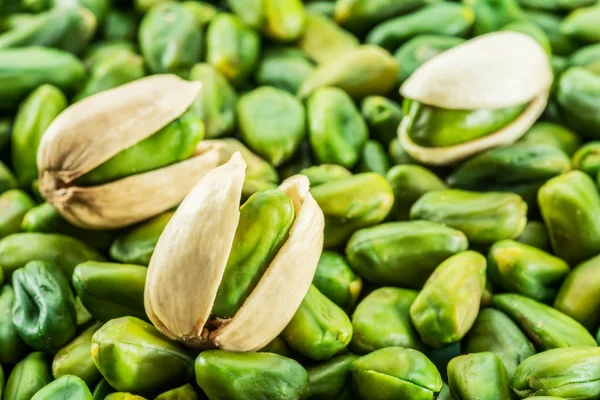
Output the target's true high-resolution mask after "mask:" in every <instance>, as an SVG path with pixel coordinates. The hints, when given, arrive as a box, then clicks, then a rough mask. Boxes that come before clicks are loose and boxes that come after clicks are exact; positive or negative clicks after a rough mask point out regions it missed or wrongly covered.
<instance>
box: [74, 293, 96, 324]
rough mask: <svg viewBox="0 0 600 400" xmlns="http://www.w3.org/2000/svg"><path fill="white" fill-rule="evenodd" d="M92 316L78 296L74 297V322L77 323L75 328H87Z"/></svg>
mask: <svg viewBox="0 0 600 400" xmlns="http://www.w3.org/2000/svg"><path fill="white" fill-rule="evenodd" d="M92 318H94V317H92V314H90V312H89V311H88V309H87V308H85V306H84V305H83V303H82V302H81V299H80V298H79V297H78V296H75V320H76V321H77V327H78V328H79V327H82V326H88V322H90V321H91V320H92Z"/></svg>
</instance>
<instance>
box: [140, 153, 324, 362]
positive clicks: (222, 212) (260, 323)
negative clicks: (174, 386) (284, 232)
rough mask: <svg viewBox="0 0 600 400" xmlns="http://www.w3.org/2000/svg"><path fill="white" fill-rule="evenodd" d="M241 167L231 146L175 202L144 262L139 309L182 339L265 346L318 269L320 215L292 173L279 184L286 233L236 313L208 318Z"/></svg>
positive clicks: (302, 180) (234, 216)
mask: <svg viewBox="0 0 600 400" xmlns="http://www.w3.org/2000/svg"><path fill="white" fill-rule="evenodd" d="M245 170H246V163H245V162H244V160H243V159H242V156H241V155H240V154H239V153H238V152H236V153H235V154H234V155H233V156H232V157H231V160H230V161H229V162H227V163H226V164H224V165H222V166H220V167H217V168H215V169H214V170H212V171H211V172H209V173H208V174H207V175H206V176H205V177H204V178H203V179H202V180H201V181H200V182H199V183H198V184H197V185H196V186H195V187H194V188H193V189H192V191H191V192H190V193H189V194H188V195H187V197H186V198H185V199H184V201H183V202H182V204H181V205H180V206H179V208H178V209H177V211H176V212H175V215H174V216H173V218H172V219H171V221H169V223H168V224H167V227H166V228H165V231H164V232H163V234H162V235H161V237H160V239H159V241H158V244H157V246H156V249H155V251H154V254H153V256H152V259H151V260H150V266H149V267H148V274H147V279H146V289H145V296H144V300H145V308H146V312H147V314H148V316H149V317H150V320H151V321H152V322H153V323H154V324H155V326H156V327H157V328H158V329H159V330H160V331H161V332H163V333H164V334H165V335H167V336H168V337H170V338H172V339H177V340H179V341H182V342H184V343H185V344H186V345H190V346H193V347H204V348H205V347H218V348H222V349H225V350H232V351H253V350H258V349H260V348H262V347H264V346H265V345H266V344H267V343H269V342H270V341H271V340H273V339H274V338H275V337H276V336H277V335H278V334H279V333H281V331H282V330H283V329H284V328H285V326H286V325H287V324H288V322H289V321H290V320H291V319H292V317H293V316H294V313H295V312H296V310H297V309H298V307H299V306H300V303H301V302H302V300H303V298H304V296H305V294H306V293H307V292H308V289H309V287H310V283H311V280H312V278H313V275H314V273H315V270H316V268H317V263H318V261H319V256H320V254H321V249H322V246H323V229H324V217H323V213H322V211H321V210H320V209H319V207H318V205H317V203H316V202H315V200H314V199H313V197H312V195H311V194H310V192H309V184H308V179H307V178H306V177H304V176H294V177H291V178H289V179H288V180H286V181H284V182H283V183H282V185H281V186H280V187H279V190H281V191H283V192H284V193H285V194H287V195H288V196H289V197H290V198H291V199H292V202H293V206H294V211H295V216H296V217H295V220H294V223H293V225H292V227H291V229H290V233H289V238H288V239H287V241H286V242H285V243H284V244H283V246H282V247H281V249H280V250H279V252H278V253H277V255H276V256H275V258H274V259H273V261H272V262H271V264H270V265H269V266H268V268H267V270H266V271H265V273H264V274H263V275H262V277H261V279H260V281H259V282H258V284H257V286H256V287H255V288H254V290H253V291H252V293H251V294H250V295H249V296H248V298H247V299H246V301H245V302H244V303H243V305H242V307H241V308H240V309H239V310H238V311H237V312H236V314H235V315H234V316H233V317H232V318H229V319H221V320H218V321H215V320H213V319H211V318H210V317H211V311H212V307H213V303H214V300H215V296H216V294H217V291H218V289H219V286H220V283H221V279H222V277H223V272H224V270H225V266H226V263H227V259H228V256H229V252H230V251H231V246H232V243H233V238H234V234H235V232H236V228H237V224H238V220H239V216H240V206H239V204H240V198H241V195H242V186H243V182H244V175H245Z"/></svg>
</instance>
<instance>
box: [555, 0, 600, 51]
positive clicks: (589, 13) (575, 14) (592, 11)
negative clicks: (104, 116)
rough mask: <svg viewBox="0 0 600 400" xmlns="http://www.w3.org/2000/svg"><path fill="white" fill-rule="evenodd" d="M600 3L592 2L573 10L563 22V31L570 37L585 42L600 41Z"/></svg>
mask: <svg viewBox="0 0 600 400" xmlns="http://www.w3.org/2000/svg"><path fill="white" fill-rule="evenodd" d="M598 23H600V5H598V4H591V5H590V6H588V7H581V8H579V9H576V10H573V11H571V12H570V13H569V14H568V15H567V16H566V18H565V19H564V20H563V22H562V23H561V26H560V29H561V31H562V32H563V33H564V34H566V35H567V36H569V37H572V38H574V39H577V40H580V41H582V42H585V43H598V42H600V32H598Z"/></svg>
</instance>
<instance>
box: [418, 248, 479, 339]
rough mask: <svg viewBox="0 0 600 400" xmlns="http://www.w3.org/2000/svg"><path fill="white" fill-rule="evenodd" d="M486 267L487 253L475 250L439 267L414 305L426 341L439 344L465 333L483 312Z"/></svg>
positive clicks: (453, 257)
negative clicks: (481, 304)
mask: <svg viewBox="0 0 600 400" xmlns="http://www.w3.org/2000/svg"><path fill="white" fill-rule="evenodd" d="M485 269H486V261H485V257H483V256H482V255H481V254H479V253H476V252H474V251H465V252H462V253H458V254H456V255H454V256H452V257H450V258H448V259H447V260H445V261H444V262H442V263H441V264H440V265H439V266H438V267H437V268H436V269H435V271H434V272H433V274H432V275H431V276H430V277H429V279H428V280H427V282H426V283H425V286H423V289H422V290H421V291H420V292H419V294H418V296H417V298H416V299H415V301H414V302H413V303H412V305H411V306H410V318H411V320H412V322H413V325H414V327H415V329H416V330H417V332H418V333H419V335H420V336H421V339H422V340H423V342H425V343H426V344H428V345H430V346H433V347H437V348H439V347H442V346H444V345H447V344H451V343H454V342H457V341H459V340H460V339H462V338H463V337H464V336H465V334H466V333H467V332H468V331H469V329H470V328H471V326H473V323H474V322H475V318H476V317H477V313H478V312H479V304H480V301H481V295H482V294H483V289H484V286H485Z"/></svg>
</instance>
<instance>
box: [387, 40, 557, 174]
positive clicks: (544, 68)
mask: <svg viewBox="0 0 600 400" xmlns="http://www.w3.org/2000/svg"><path fill="white" fill-rule="evenodd" d="M551 84H552V68H551V66H550V62H549V59H548V56H547V54H546V53H545V52H544V49H543V48H542V47H541V46H540V45H539V44H538V43H537V42H536V41H535V40H533V39H532V38H530V37H529V36H527V35H524V34H522V33H518V32H508V31H507V32H495V33H490V34H486V35H482V36H480V37H477V38H475V39H472V40H469V41H468V42H465V43H464V44H461V45H458V46H456V47H453V48H452V49H450V50H448V51H445V52H444V53H442V54H440V55H438V56H436V57H434V58H432V59H430V60H429V61H427V62H426V63H425V64H423V65H422V66H421V67H419V68H418V69H417V70H416V71H415V72H414V73H413V74H412V75H411V76H410V78H409V79H408V80H407V81H406V82H405V83H404V84H403V85H402V87H401V88H400V93H401V94H402V96H403V97H404V99H405V100H404V113H405V117H404V118H403V119H402V122H401V124H400V127H399V128H398V137H399V139H400V142H401V144H402V147H403V148H404V149H405V150H406V151H407V152H408V154H410V156H411V157H413V158H414V159H416V160H418V161H420V162H422V163H425V164H431V165H448V164H453V163H455V162H457V161H460V160H462V159H464V158H467V157H470V156H472V155H474V154H477V153H479V152H481V151H483V150H486V149H489V148H492V147H498V146H505V145H508V144H511V143H513V142H515V141H516V140H517V139H519V138H520V137H521V136H523V135H524V134H525V132H526V131H527V130H528V129H529V128H530V127H531V125H533V123H534V122H535V121H536V119H537V118H538V117H539V116H540V114H541V113H542V111H543V110H544V108H545V106H546V103H547V100H548V94H549V90H550V86H551Z"/></svg>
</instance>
